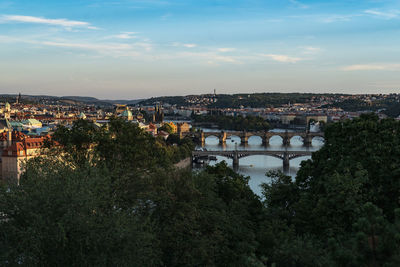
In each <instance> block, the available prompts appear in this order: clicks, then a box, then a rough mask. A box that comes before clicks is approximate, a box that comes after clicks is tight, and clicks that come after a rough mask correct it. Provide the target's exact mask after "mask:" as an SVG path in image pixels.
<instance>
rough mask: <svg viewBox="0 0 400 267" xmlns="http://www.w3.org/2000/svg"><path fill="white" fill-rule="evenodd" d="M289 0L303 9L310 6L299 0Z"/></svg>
mask: <svg viewBox="0 0 400 267" xmlns="http://www.w3.org/2000/svg"><path fill="white" fill-rule="evenodd" d="M289 2H290V3H292V4H293V5H294V6H296V7H297V8H302V9H306V8H309V6H308V5H305V4H303V3H302V2H300V1H297V0H289Z"/></svg>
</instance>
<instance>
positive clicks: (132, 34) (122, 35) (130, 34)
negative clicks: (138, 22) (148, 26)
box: [113, 32, 138, 39]
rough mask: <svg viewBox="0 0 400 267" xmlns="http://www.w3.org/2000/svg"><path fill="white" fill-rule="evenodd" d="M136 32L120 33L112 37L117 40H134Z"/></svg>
mask: <svg viewBox="0 0 400 267" xmlns="http://www.w3.org/2000/svg"><path fill="white" fill-rule="evenodd" d="M136 34H138V32H122V33H120V34H117V35H114V36H113V37H115V38H117V39H135V38H137V36H136Z"/></svg>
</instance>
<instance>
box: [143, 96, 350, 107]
mask: <svg viewBox="0 0 400 267" xmlns="http://www.w3.org/2000/svg"><path fill="white" fill-rule="evenodd" d="M342 95H344V94H313V93H253V94H232V95H228V94H218V95H216V96H215V98H216V101H210V100H211V99H213V98H214V96H213V95H211V94H206V95H188V96H165V97H153V98H149V99H146V100H143V101H142V102H140V103H139V104H140V105H154V104H155V103H157V102H159V103H163V104H166V103H168V104H170V105H177V106H191V105H196V104H201V105H204V106H208V107H210V108H239V107H251V108H265V107H276V106H281V105H283V104H288V103H291V104H295V103H308V102H311V101H313V99H324V98H326V97H328V98H329V97H338V96H342Z"/></svg>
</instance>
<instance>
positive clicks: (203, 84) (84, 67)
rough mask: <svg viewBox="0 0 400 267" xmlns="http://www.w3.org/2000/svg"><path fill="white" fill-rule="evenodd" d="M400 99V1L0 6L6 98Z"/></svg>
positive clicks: (0, 2) (73, 1)
mask: <svg viewBox="0 0 400 267" xmlns="http://www.w3.org/2000/svg"><path fill="white" fill-rule="evenodd" d="M214 88H216V89H217V92H218V93H238V92H245V93H251V92H316V93H323V92H343V93H390V92H394V93H400V1H398V0H397V1H385V0H370V1H369V0H363V1H354V0H347V1H341V0H338V1H311V0H308V1H307V0H303V1H301V0H263V1H261V0H247V1H246V0H214V1H209V0H197V1H194V0H193V1H192V0H113V1H109V0H102V1H100V0H91V1H89V0H86V1H85V0H69V1H65V0H57V1H54V0H47V1H44V0H16V1H10V0H0V92H1V93H15V92H22V93H23V94H51V95H87V96H95V97H98V98H109V99H117V98H128V99H135V98H143V97H151V96H160V95H186V94H198V93H210V92H212V91H213V89H214Z"/></svg>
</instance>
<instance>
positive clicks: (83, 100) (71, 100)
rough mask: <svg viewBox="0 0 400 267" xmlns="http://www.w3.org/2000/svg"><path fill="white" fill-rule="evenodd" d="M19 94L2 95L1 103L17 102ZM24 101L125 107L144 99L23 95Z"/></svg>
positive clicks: (0, 96) (0, 97)
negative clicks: (122, 105) (118, 105)
mask: <svg viewBox="0 0 400 267" xmlns="http://www.w3.org/2000/svg"><path fill="white" fill-rule="evenodd" d="M17 96H18V95H17V94H0V101H9V102H13V101H15V99H16V97H17ZM22 99H23V100H25V101H28V102H39V101H44V100H46V101H59V102H62V103H68V104H92V105H100V106H104V105H105V106H108V105H109V106H111V105H114V104H124V105H135V104H137V103H139V102H141V101H143V99H134V100H109V99H104V100H103V99H97V98H95V97H89V96H50V95H22Z"/></svg>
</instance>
